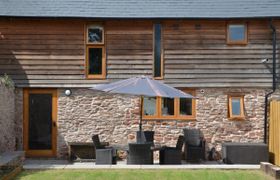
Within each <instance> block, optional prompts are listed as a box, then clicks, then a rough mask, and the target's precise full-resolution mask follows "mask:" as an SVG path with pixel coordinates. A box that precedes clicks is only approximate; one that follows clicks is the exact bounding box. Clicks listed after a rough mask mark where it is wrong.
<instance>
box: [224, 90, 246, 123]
mask: <svg viewBox="0 0 280 180" xmlns="http://www.w3.org/2000/svg"><path fill="white" fill-rule="evenodd" d="M233 98H239V99H240V115H238V116H236V115H233V114H232V99H233ZM228 118H229V119H230V120H244V119H245V113H244V95H228Z"/></svg>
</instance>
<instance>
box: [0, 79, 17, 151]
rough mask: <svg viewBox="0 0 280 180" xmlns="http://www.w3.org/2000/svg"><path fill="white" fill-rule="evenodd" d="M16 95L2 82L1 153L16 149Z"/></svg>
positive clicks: (0, 95)
mask: <svg viewBox="0 0 280 180" xmlns="http://www.w3.org/2000/svg"><path fill="white" fill-rule="evenodd" d="M14 122H15V95H14V89H13V88H7V87H5V86H4V85H1V83H0V153H3V152H6V151H13V150H15V144H16V142H15V130H14Z"/></svg>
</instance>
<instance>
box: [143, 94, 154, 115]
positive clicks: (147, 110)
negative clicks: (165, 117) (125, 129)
mask: <svg viewBox="0 0 280 180" xmlns="http://www.w3.org/2000/svg"><path fill="white" fill-rule="evenodd" d="M143 104H144V105H143V106H144V115H146V116H152V115H155V114H156V98H155V97H144V98H143Z"/></svg>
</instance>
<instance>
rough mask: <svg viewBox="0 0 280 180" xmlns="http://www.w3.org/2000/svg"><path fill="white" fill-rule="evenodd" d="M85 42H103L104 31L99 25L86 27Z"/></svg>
mask: <svg viewBox="0 0 280 180" xmlns="http://www.w3.org/2000/svg"><path fill="white" fill-rule="evenodd" d="M87 43H88V44H103V43H104V31H103V27H100V26H88V28H87Z"/></svg>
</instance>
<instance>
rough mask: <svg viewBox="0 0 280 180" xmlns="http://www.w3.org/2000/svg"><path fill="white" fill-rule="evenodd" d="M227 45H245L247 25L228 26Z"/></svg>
mask: <svg viewBox="0 0 280 180" xmlns="http://www.w3.org/2000/svg"><path fill="white" fill-rule="evenodd" d="M227 43H228V44H247V25H246V24H228V30H227Z"/></svg>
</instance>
